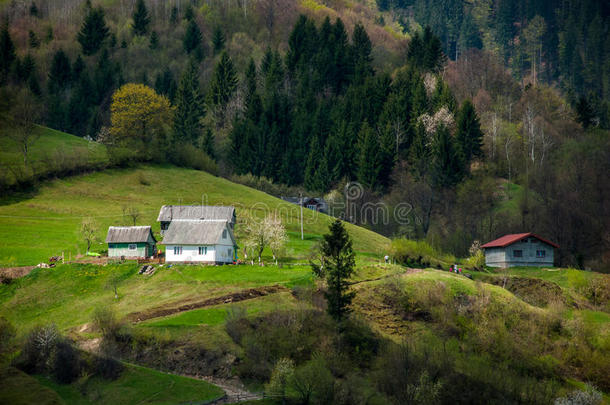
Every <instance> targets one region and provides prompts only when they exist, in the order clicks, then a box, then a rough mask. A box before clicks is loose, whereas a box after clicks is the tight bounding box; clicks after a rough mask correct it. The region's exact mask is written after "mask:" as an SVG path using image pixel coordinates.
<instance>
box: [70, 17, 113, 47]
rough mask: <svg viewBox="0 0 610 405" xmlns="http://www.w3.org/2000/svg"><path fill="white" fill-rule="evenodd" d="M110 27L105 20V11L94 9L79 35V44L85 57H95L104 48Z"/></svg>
mask: <svg viewBox="0 0 610 405" xmlns="http://www.w3.org/2000/svg"><path fill="white" fill-rule="evenodd" d="M108 32H109V30H108V27H107V26H106V21H105V19H104V10H103V9H102V8H101V7H97V8H92V9H91V10H90V11H89V13H88V14H87V16H86V17H85V21H84V22H83V25H82V27H81V29H80V31H79V33H78V35H77V39H78V42H79V43H80V44H81V47H82V48H83V53H84V54H85V55H93V54H95V53H97V51H99V50H100V48H101V47H102V45H103V43H104V40H105V39H106V38H107V37H108Z"/></svg>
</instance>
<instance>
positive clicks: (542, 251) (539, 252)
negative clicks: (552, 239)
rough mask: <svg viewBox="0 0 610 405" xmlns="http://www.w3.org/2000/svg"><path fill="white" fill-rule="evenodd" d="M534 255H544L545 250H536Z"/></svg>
mask: <svg viewBox="0 0 610 405" xmlns="http://www.w3.org/2000/svg"><path fill="white" fill-rule="evenodd" d="M536 257H540V258H542V257H546V250H536Z"/></svg>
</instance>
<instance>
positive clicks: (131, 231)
mask: <svg viewBox="0 0 610 405" xmlns="http://www.w3.org/2000/svg"><path fill="white" fill-rule="evenodd" d="M106 243H107V244H108V257H124V258H129V259H142V258H146V257H151V256H154V254H155V252H156V244H157V240H156V239H155V237H154V236H153V234H152V231H151V229H150V226H111V227H109V228H108V235H107V236H106Z"/></svg>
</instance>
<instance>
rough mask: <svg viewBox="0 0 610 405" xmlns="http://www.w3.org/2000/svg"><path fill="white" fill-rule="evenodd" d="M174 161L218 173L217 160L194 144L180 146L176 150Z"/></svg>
mask: <svg viewBox="0 0 610 405" xmlns="http://www.w3.org/2000/svg"><path fill="white" fill-rule="evenodd" d="M173 160H174V163H175V164H177V165H179V166H183V167H190V168H191V169H195V170H203V171H205V172H208V173H211V174H213V175H217V174H218V166H217V165H216V162H214V160H213V159H212V158H211V157H209V156H208V155H207V154H206V153H205V152H204V151H202V150H201V149H197V148H196V147H194V146H193V145H190V144H186V145H182V146H180V147H178V148H177V149H176V151H175V157H174V159H173Z"/></svg>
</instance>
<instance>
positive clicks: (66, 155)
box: [0, 126, 108, 184]
mask: <svg viewBox="0 0 610 405" xmlns="http://www.w3.org/2000/svg"><path fill="white" fill-rule="evenodd" d="M4 131H5V132H8V131H10V129H5V130H4ZM34 131H35V132H36V133H37V134H38V135H39V136H40V137H39V138H38V139H37V140H36V141H35V142H34V143H33V144H32V145H31V146H30V151H29V153H28V165H29V167H28V168H27V169H26V167H25V166H24V163H23V155H22V153H21V150H20V148H19V145H18V144H17V143H15V141H14V140H13V139H11V138H10V137H9V136H4V133H0V167H1V168H11V170H7V171H6V173H7V176H8V178H7V180H8V183H9V184H12V183H13V182H14V181H15V176H14V171H17V172H18V173H22V174H29V175H31V174H33V173H36V174H38V175H44V174H47V173H49V172H52V171H53V169H54V167H55V165H56V164H57V162H61V161H71V163H73V162H74V161H75V160H79V161H82V162H84V163H86V164H87V165H91V166H94V165H98V164H103V163H107V162H108V155H107V153H106V148H105V146H103V145H101V144H99V143H96V142H89V141H87V140H85V139H83V138H80V137H78V136H74V135H70V134H67V133H65V132H61V131H57V130H54V129H51V128H47V127H41V126H36V127H35V130H34ZM32 170H33V172H32Z"/></svg>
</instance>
